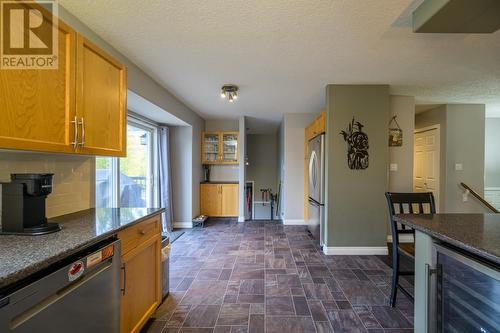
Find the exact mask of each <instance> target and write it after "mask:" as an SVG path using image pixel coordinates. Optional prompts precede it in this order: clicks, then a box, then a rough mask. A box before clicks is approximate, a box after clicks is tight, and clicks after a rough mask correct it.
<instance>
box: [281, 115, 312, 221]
mask: <svg viewBox="0 0 500 333" xmlns="http://www.w3.org/2000/svg"><path fill="white" fill-rule="evenodd" d="M315 117H316V115H315V114H312V113H307V114H306V113H304V114H302V113H300V114H299V113H296V114H285V115H284V118H283V169H284V171H283V172H284V175H283V178H284V184H283V189H282V190H283V192H284V194H283V198H282V199H283V209H284V215H283V223H285V224H305V223H306V221H304V138H305V133H304V131H305V128H306V127H307V126H308V125H309V124H310V123H311V122H312V121H313V120H314V118H315Z"/></svg>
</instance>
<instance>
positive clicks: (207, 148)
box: [201, 132, 220, 164]
mask: <svg viewBox="0 0 500 333" xmlns="http://www.w3.org/2000/svg"><path fill="white" fill-rule="evenodd" d="M201 155H202V156H201V159H202V162H203V164H215V163H218V162H219V161H220V135H219V132H203V134H202V138H201Z"/></svg>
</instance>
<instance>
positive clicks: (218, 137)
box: [201, 132, 238, 164]
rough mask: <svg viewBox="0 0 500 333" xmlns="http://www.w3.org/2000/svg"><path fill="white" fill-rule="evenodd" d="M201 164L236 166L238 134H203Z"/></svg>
mask: <svg viewBox="0 0 500 333" xmlns="http://www.w3.org/2000/svg"><path fill="white" fill-rule="evenodd" d="M201 149H202V163H203V164H238V132H203V134H202V147H201Z"/></svg>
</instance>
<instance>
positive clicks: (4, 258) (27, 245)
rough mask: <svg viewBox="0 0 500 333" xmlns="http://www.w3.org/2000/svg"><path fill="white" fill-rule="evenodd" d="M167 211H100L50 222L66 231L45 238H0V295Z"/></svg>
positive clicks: (160, 209) (43, 236)
mask: <svg viewBox="0 0 500 333" xmlns="http://www.w3.org/2000/svg"><path fill="white" fill-rule="evenodd" d="M163 211H164V209H163V208H97V209H88V210H83V211H80V212H76V213H73V214H68V215H63V216H59V217H56V218H53V219H50V220H49V222H56V223H59V224H60V225H61V226H62V230H61V231H59V232H55V233H52V234H48V235H42V236H10V235H0V292H1V290H2V289H4V288H5V287H7V286H9V285H10V284H12V283H14V282H17V281H19V280H21V279H24V278H26V277H28V276H29V275H31V274H34V273H36V272H38V271H40V270H42V269H44V268H47V267H49V266H50V265H52V264H54V263H56V262H58V261H59V260H62V259H64V258H66V257H68V256H70V255H72V254H75V253H77V252H78V251H80V250H82V249H84V248H85V247H87V246H89V245H92V244H94V243H97V242H99V241H101V240H103V239H106V238H108V237H110V236H112V235H114V234H116V233H117V232H118V231H119V230H122V229H124V228H126V227H129V226H131V225H133V224H135V223H138V222H140V221H142V220H144V219H147V218H148V217H151V216H154V215H156V214H160V213H162V212H163Z"/></svg>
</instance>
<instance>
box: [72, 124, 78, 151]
mask: <svg viewBox="0 0 500 333" xmlns="http://www.w3.org/2000/svg"><path fill="white" fill-rule="evenodd" d="M71 123H72V124H74V125H75V136H74V138H73V142H71V145H72V146H73V149H74V150H76V148H77V147H78V121H77V120H76V116H75V118H73V120H72V121H71Z"/></svg>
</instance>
